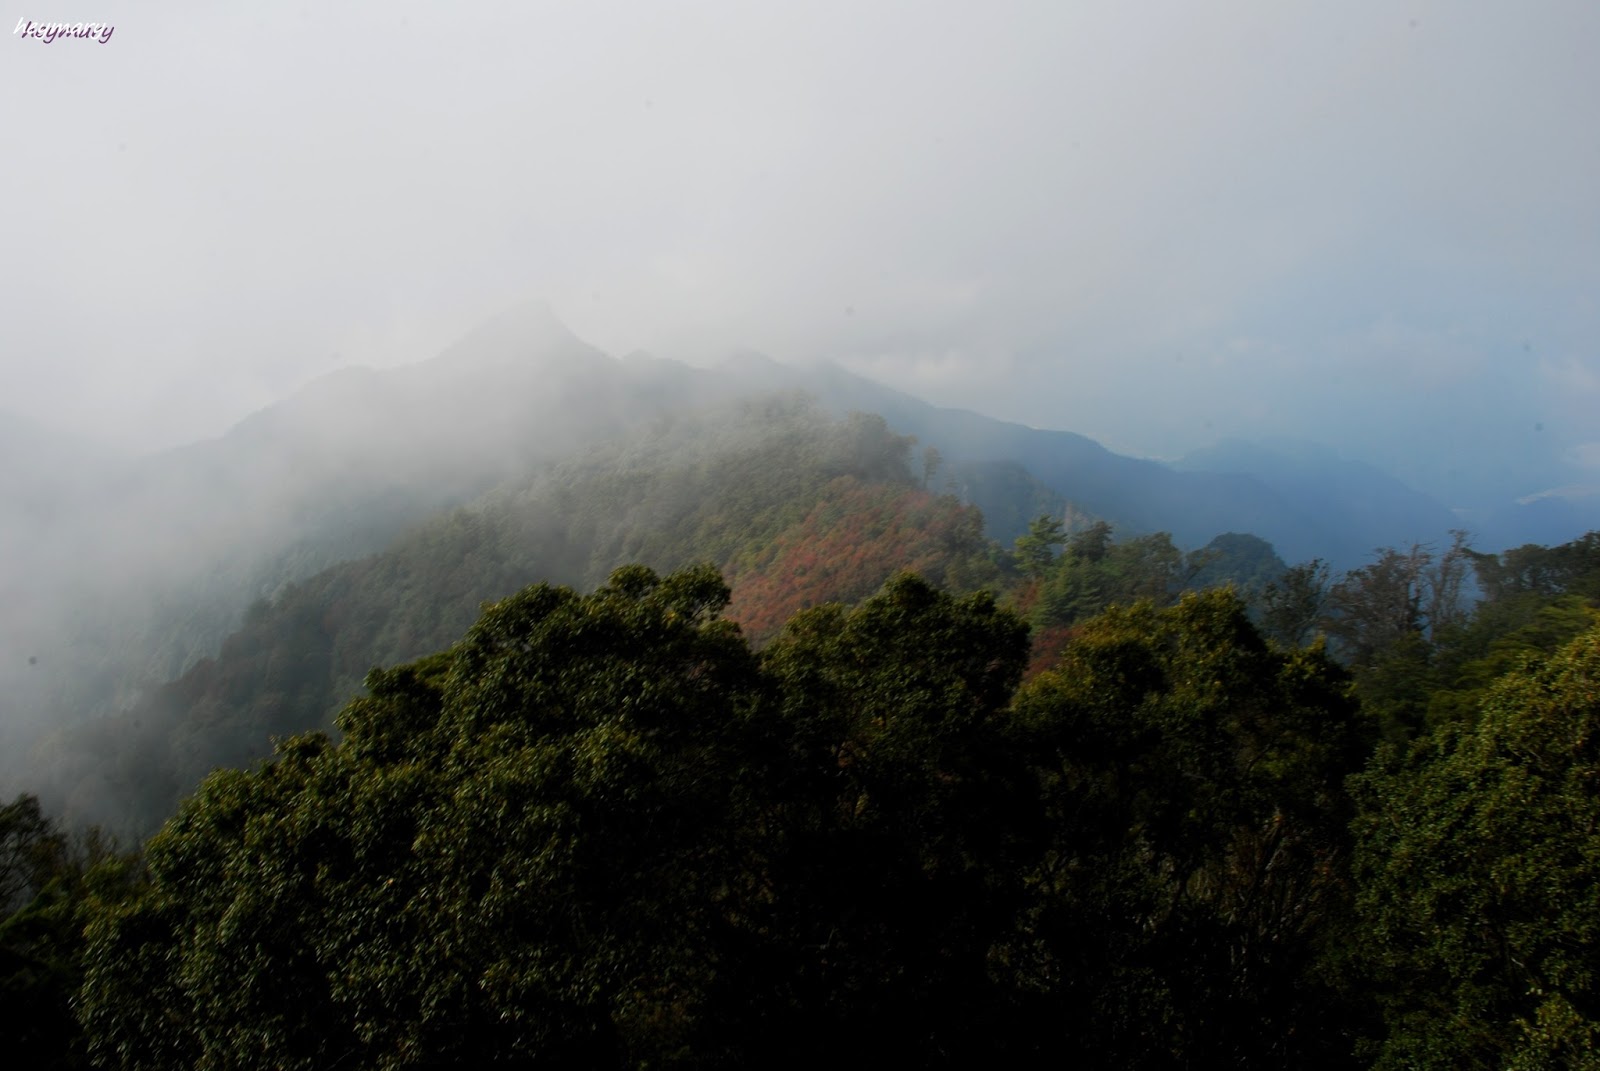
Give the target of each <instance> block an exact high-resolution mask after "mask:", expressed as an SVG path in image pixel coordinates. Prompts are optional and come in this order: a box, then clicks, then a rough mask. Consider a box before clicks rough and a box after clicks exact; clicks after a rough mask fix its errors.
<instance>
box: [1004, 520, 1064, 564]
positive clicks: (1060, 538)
mask: <svg viewBox="0 0 1600 1071" xmlns="http://www.w3.org/2000/svg"><path fill="white" fill-rule="evenodd" d="M1066 541H1067V535H1066V533H1065V532H1064V531H1063V530H1062V528H1061V522H1060V521H1058V520H1056V519H1055V518H1054V517H1050V516H1045V515H1041V516H1038V517H1035V518H1034V519H1033V520H1032V521H1030V522H1029V523H1028V531H1027V533H1026V534H1024V535H1020V536H1018V537H1017V542H1016V558H1017V565H1018V566H1019V567H1020V568H1021V569H1022V571H1023V573H1025V574H1026V575H1028V576H1030V577H1034V578H1038V577H1041V576H1043V575H1044V574H1045V571H1046V570H1048V569H1049V568H1050V564H1051V563H1052V562H1054V561H1055V558H1056V556H1055V552H1054V551H1053V550H1051V548H1052V547H1059V546H1061V545H1062V544H1063V543H1065V542H1066Z"/></svg>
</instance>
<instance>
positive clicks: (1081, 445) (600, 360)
mask: <svg viewBox="0 0 1600 1071" xmlns="http://www.w3.org/2000/svg"><path fill="white" fill-rule="evenodd" d="M784 391H787V392H803V393H805V394H808V395H810V396H812V397H813V398H815V399H816V400H817V401H818V403H820V405H821V406H822V407H823V408H824V409H825V410H826V411H829V412H832V413H834V414H835V415H840V416H842V415H844V414H846V413H849V412H852V411H859V412H866V413H873V414H878V415H881V416H882V417H883V418H884V420H886V421H887V423H888V425H889V427H890V428H891V429H892V430H893V431H894V432H897V433H899V434H902V435H912V436H915V437H916V439H917V440H918V443H919V444H920V447H933V448H935V449H936V451H937V454H938V457H937V458H936V459H935V458H931V457H930V459H929V462H930V464H929V466H928V467H926V468H925V469H924V471H923V472H922V473H921V476H922V479H923V480H924V482H925V483H926V484H927V487H928V489H930V490H934V491H948V492H950V493H953V494H955V495H956V496H957V497H958V498H959V499H960V500H961V501H962V502H965V503H970V504H975V505H978V506H979V507H980V508H981V509H982V510H983V511H984V514H985V516H986V517H987V519H988V532H987V534H988V535H989V536H990V537H991V538H994V539H996V540H998V541H999V542H1000V544H1001V545H1009V544H1010V542H1011V541H1012V540H1013V539H1014V538H1015V537H1016V536H1017V535H1018V534H1020V533H1021V532H1022V531H1023V530H1024V529H1025V528H1026V525H1027V523H1028V521H1029V520H1030V519H1031V518H1032V517H1034V516H1037V515H1038V514H1039V513H1051V514H1055V515H1058V516H1066V517H1067V518H1068V519H1069V520H1074V519H1077V520H1085V519H1104V520H1107V521H1110V522H1112V523H1113V524H1114V525H1116V526H1117V527H1118V528H1119V529H1120V530H1122V531H1124V532H1128V533H1150V532H1157V531H1165V532H1170V533H1171V534H1172V536H1173V538H1174V540H1175V541H1176V542H1177V544H1178V545H1179V546H1180V547H1183V548H1185V549H1193V548H1196V547H1199V546H1201V545H1203V544H1205V543H1207V542H1208V541H1209V540H1211V539H1213V538H1214V537H1216V536H1217V535H1219V534H1221V533H1226V532H1246V533H1252V534H1254V535H1257V536H1260V537H1261V538H1263V539H1266V540H1267V541H1269V542H1270V543H1271V544H1273V546H1274V547H1275V548H1276V550H1277V551H1278V553H1279V554H1280V555H1281V556H1282V558H1284V559H1285V560H1287V561H1290V562H1294V561H1302V560H1306V559H1309V558H1313V557H1320V558H1322V559H1324V560H1326V561H1328V562H1329V563H1330V564H1332V565H1333V566H1334V567H1335V568H1336V569H1348V568H1351V567H1353V566H1356V565H1359V564H1361V563H1362V562H1363V561H1364V560H1366V558H1367V556H1368V555H1369V554H1370V552H1371V551H1372V549H1373V548H1375V547H1378V546H1384V545H1390V544H1409V543H1411V542H1439V541H1443V540H1445V539H1447V538H1448V532H1449V530H1450V529H1451V528H1452V527H1455V526H1457V525H1458V524H1459V519H1458V518H1456V517H1455V516H1454V515H1453V514H1452V513H1451V512H1450V511H1449V510H1447V509H1445V508H1444V507H1443V506H1441V505H1440V504H1438V503H1435V502H1433V501H1431V500H1429V499H1428V498H1426V497H1425V496H1423V495H1421V494H1419V493H1417V492H1415V491H1413V490H1410V489H1409V488H1406V487H1404V486H1403V485H1401V484H1400V483H1398V482H1397V481H1395V480H1394V479H1392V478H1390V477H1388V476H1386V475H1385V474H1384V473H1382V472H1380V471H1378V470H1377V469H1374V468H1372V467H1370V466H1365V465H1360V464H1356V463H1353V462H1347V461H1342V460H1340V459H1338V458H1337V457H1334V456H1332V455H1331V454H1329V453H1328V452H1326V451H1323V450H1319V449H1317V448H1315V447H1311V446H1306V445H1304V444H1285V443H1276V444H1254V445H1252V444H1245V443H1227V444H1222V445H1219V446H1218V447H1215V448H1213V449H1210V450H1206V451H1201V452H1198V453H1196V454H1193V455H1191V456H1189V457H1187V458H1184V459H1183V460H1182V461H1181V462H1178V463H1176V464H1171V465H1169V464H1163V463H1160V462H1157V461H1152V460H1145V459H1138V458H1131V457H1126V456H1122V455H1119V454H1115V453H1113V452H1111V451H1109V450H1107V449H1105V448H1104V447H1102V446H1101V445H1100V444H1098V443H1096V442H1094V441H1093V440H1091V439H1088V438H1085V437H1083V436H1081V435H1075V434H1072V433H1070V432H1065V431H1048V430H1040V429H1035V428H1029V427H1025V426H1023V425H1020V424H1014V423H1008V422H1005V421H1000V420H995V419H992V418H990V417H986V416H983V415H980V414H978V413H973V412H969V411H965V410H955V409H942V408H938V407H935V406H932V405H929V404H928V403H926V402H923V401H921V400H919V399H917V398H915V397H912V396H910V395H908V394H905V393H902V392H900V391H896V390H893V389H891V388H888V387H885V386H883V385H881V384H878V383H875V382H873V381H871V380H868V379H866V378H863V377H861V376H858V375H855V374H853V373H850V372H848V371H846V370H844V369H842V368H839V367H837V366H835V365H828V364H820V365H815V366H810V367H791V366H785V365H780V364H778V363H776V362H774V361H771V360H769V359H767V358H764V357H761V356H759V355H752V354H744V355H740V356H738V357H735V358H732V359H730V360H728V361H725V362H724V363H723V364H721V365H720V366H718V367H714V368H709V369H707V368H696V367H691V366H689V365H685V364H681V363H678V362H674V361H667V360H661V359H657V358H653V357H650V356H648V355H645V354H633V355H629V356H627V357H624V358H620V359H619V358H616V357H612V356H609V355H606V354H604V353H602V352H600V351H599V350H596V349H595V348H593V347H591V346H589V345H587V344H586V343H584V342H583V341H581V340H580V339H578V338H577V337H575V336H574V335H573V334H572V333H571V332H570V331H568V330H567V329H566V328H565V327H564V326H563V325H562V324H561V323H560V322H559V321H558V320H557V319H556V318H555V317H554V316H553V315H552V314H551V313H550V311H549V310H548V308H546V307H545V306H544V305H542V304H541V303H530V304H529V305H526V306H523V307H520V308H516V309H513V310H511V311H509V312H507V313H506V314H504V315H502V316H500V317H497V318H495V319H494V320H491V321H489V322H488V323H486V324H484V325H482V326H480V327H478V328H477V329H475V330H473V331H472V332H470V333H468V334H467V335H466V336H465V337H463V338H462V339H461V341H460V342H458V343H456V344H455V345H453V346H451V347H450V348H449V349H447V350H446V351H445V352H443V353H441V354H440V355H439V356H437V357H435V358H433V359H431V360H428V361H424V362H422V363H420V364H417V365H413V366H409V367H404V368H397V369H391V370H384V371H375V370H371V369H359V368H357V369H346V370H342V371H339V372H336V373H333V374H330V375H328V376H325V377H323V378H321V379H319V380H317V381H315V382H313V383H311V384H310V385H308V386H307V387H305V388H304V389H302V390H300V391H298V392H297V393H295V394H294V395H293V396H291V397H289V398H286V399H284V400H283V401H281V402H279V403H277V404H275V405H272V406H269V407H267V408H266V409H263V410H261V411H260V412H257V413H255V414H254V415H252V416H250V417H249V418H247V419H246V420H244V421H241V422H240V423H239V424H238V425H237V426H235V427H234V428H233V429H232V430H230V431H229V432H228V433H227V434H225V435H223V436H221V437H219V438H217V439H213V440H208V441H205V442H199V443H194V444H191V445H188V446H185V447H182V448H180V449H175V450H169V451H164V452H161V453H158V454H154V455H151V456H148V457H145V458H141V459H137V460H134V461H128V460H122V459H117V458H114V457H111V456H107V455H104V454H101V453H99V452H97V451H95V450H93V449H92V448H89V447H86V446H85V445H84V444H82V443H79V442H76V441H75V440H70V439H67V438H66V437H62V436H58V435H52V434H50V433H48V432H46V431H44V430H42V429H39V428H37V427H33V426H31V425H28V424H27V423H26V422H23V421H20V420H11V419H6V420H0V462H3V463H0V493H3V497H0V550H3V551H4V557H3V558H0V599H3V603H0V750H6V749H7V746H8V744H12V745H14V744H16V742H17V741H18V740H20V739H21V738H22V737H24V736H28V735H30V734H32V733H35V732H36V731H37V730H38V728H39V725H40V723H41V722H50V723H62V722H67V721H73V720H82V719H85V718H89V717H93V716H104V715H109V714H114V713H117V712H119V711H123V710H125V709H127V708H128V707H129V706H130V704H132V703H133V702H134V701H135V700H136V699H137V697H138V696H139V695H141V694H142V693H143V692H145V691H147V690H148V689H150V688H152V687H155V686H157V685H160V684H161V683H162V682H165V681H169V680H173V679H175V678H177V677H179V676H180V674H182V673H183V672H184V671H185V670H187V669H189V668H190V667H192V666H193V665H194V664H195V663H196V662H197V661H198V660H199V659H201V658H203V657H206V656H208V655H211V654H214V653H215V651H216V650H217V646H218V644H219V643H220V641H221V639H222V637H224V636H226V635H228V634H229V633H230V632H231V631H232V630H233V629H235V628H236V627H237V626H238V624H239V622H240V620H241V616H242V615H243V614H244V612H245V609H246V608H247V607H249V606H250V605H251V604H252V603H255V602H257V601H258V600H261V599H263V598H271V597H274V596H276V595H277V594H279V593H281V592H283V591H284V590H285V587H286V586H287V585H290V584H292V583H295V582H297V581H302V580H305V579H306V578H308V577H312V576H314V575H317V574H319V573H320V572H321V571H322V570H325V569H327V568H328V567H329V566H332V565H334V564H336V563H339V562H343V561H350V560H353V559H358V558H361V557H363V556H365V555H369V554H372V553H374V552H376V551H379V550H381V549H383V548H384V547H386V546H389V545H390V544H391V543H393V542H394V541H395V540H396V539H397V538H398V537H400V536H401V535H402V534H403V533H406V532H408V531H410V530H412V529H414V528H415V527H416V526H417V525H419V524H421V523H423V522H424V521H427V520H428V519H429V518H433V517H437V516H439V515H441V513H442V512H446V511H449V510H452V509H454V508H457V507H459V506H462V505H465V504H467V503H470V502H473V501H474V500H477V499H479V498H480V496H483V495H484V494H486V493H488V492H490V491H492V490H494V489H496V488H500V489H507V488H517V487H522V486H529V485H531V484H533V483H535V482H537V481H538V480H540V479H544V478H547V474H548V473H549V472H550V471H552V469H551V466H553V465H555V464H557V463H558V462H560V461H562V459H570V458H574V457H577V456H579V455H583V454H585V453H586V452H589V451H592V450H593V449H595V448H596V447H599V446H600V445H601V444H605V443H612V442H617V443H621V442H625V441H626V442H633V443H640V442H649V441H653V440H650V439H649V437H648V436H647V437H645V438H643V439H641V438H640V437H639V436H638V434H637V433H638V431H639V430H640V429H642V428H649V427H652V426H658V425H662V422H666V423H667V424H670V423H671V422H672V421H674V420H677V419H680V418H681V416H682V415H683V414H686V413H690V412H693V411H696V410H704V409H705V408H707V407H712V406H716V405H722V404H728V403H730V402H732V401H734V400H735V399H739V398H746V397H752V396H757V395H770V394H771V393H772V392H784ZM631 448H639V447H630V449H631ZM913 467H914V468H915V465H914V466H913ZM686 486H687V485H686ZM574 508H578V507H577V506H574ZM1530 508H1537V509H1540V510H1545V511H1549V510H1550V509H1553V508H1555V507H1554V506H1551V505H1549V504H1545V505H1539V504H1535V506H1534V507H1530ZM1574 534H1575V533H1574ZM1563 538H1571V535H1570V534H1567V535H1564V536H1563ZM1486 549H1498V548H1495V547H1490V548H1486ZM10 750H12V751H13V753H16V754H21V753H22V752H21V749H20V748H17V747H11V748H10Z"/></svg>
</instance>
